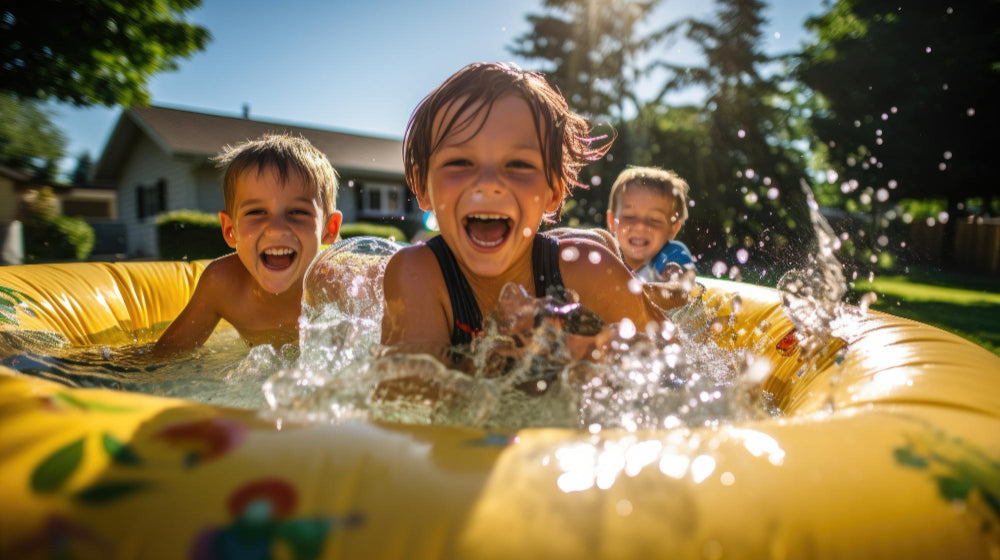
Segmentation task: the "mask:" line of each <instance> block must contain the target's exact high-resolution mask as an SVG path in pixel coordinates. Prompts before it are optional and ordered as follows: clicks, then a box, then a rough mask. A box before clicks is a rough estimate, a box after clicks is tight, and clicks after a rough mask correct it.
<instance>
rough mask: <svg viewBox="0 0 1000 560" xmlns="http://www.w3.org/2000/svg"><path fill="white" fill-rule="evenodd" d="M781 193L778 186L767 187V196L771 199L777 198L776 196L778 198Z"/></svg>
mask: <svg viewBox="0 0 1000 560" xmlns="http://www.w3.org/2000/svg"><path fill="white" fill-rule="evenodd" d="M779 194H781V193H780V192H779V191H778V188H777V187H771V188H769V189H767V198H768V199H770V200H775V199H776V198H778V195H779Z"/></svg>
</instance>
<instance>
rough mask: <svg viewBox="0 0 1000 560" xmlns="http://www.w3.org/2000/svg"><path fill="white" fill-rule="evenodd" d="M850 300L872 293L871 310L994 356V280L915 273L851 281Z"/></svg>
mask: <svg viewBox="0 0 1000 560" xmlns="http://www.w3.org/2000/svg"><path fill="white" fill-rule="evenodd" d="M854 291H855V295H856V296H858V297H860V296H861V294H864V293H866V292H875V293H876V294H877V295H878V298H879V299H878V301H877V302H876V303H875V304H873V305H872V306H871V307H872V309H877V310H879V311H884V312H886V313H891V314H893V315H897V316H899V317H906V318H908V319H915V320H917V321H920V322H923V323H927V324H928V325H934V326H935V327H938V328H941V329H944V330H946V331H949V332H953V333H955V334H957V335H959V336H962V337H964V338H967V339H969V340H971V341H972V342H975V343H976V344H979V345H980V346H983V347H984V348H986V349H987V350H989V351H991V352H993V353H994V354H997V355H1000V278H997V277H996V276H981V275H971V274H961V273H955V272H940V271H928V270H915V271H913V272H912V273H910V274H907V275H906V276H876V277H875V279H874V281H872V282H870V283H869V282H857V284H856V285H855V287H854Z"/></svg>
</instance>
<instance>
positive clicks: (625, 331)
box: [618, 317, 639, 340]
mask: <svg viewBox="0 0 1000 560" xmlns="http://www.w3.org/2000/svg"><path fill="white" fill-rule="evenodd" d="M637 332H639V331H638V330H637V329H636V328H635V323H633V322H632V321H631V320H629V318H628V317H626V318H624V319H622V321H621V322H620V323H618V336H620V337H621V338H624V339H625V340H632V337H634V336H635V334H636V333H637Z"/></svg>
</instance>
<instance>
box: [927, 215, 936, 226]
mask: <svg viewBox="0 0 1000 560" xmlns="http://www.w3.org/2000/svg"><path fill="white" fill-rule="evenodd" d="M925 223H926V224H927V227H934V224H936V223H937V220H935V219H934V218H932V217H931V218H927V220H926V221H925Z"/></svg>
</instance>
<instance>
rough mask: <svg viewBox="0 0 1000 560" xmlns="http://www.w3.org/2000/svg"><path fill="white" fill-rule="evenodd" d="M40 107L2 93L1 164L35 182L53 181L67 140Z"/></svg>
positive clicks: (0, 98)
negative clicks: (22, 172) (34, 179)
mask: <svg viewBox="0 0 1000 560" xmlns="http://www.w3.org/2000/svg"><path fill="white" fill-rule="evenodd" d="M50 119H51V113H50V112H49V111H48V110H46V109H45V108H43V107H42V106H41V104H40V103H38V102H35V101H30V100H18V99H17V98H16V97H14V96H13V95H11V94H9V93H2V92H0V163H3V164H4V165H7V166H8V167H12V168H15V169H21V170H23V171H25V172H26V173H28V174H30V175H32V176H33V177H35V178H36V179H39V180H43V179H51V178H54V177H49V176H48V175H51V174H52V170H53V169H54V168H55V165H56V163H57V162H58V161H59V159H60V158H62V156H63V152H64V150H65V147H66V137H65V136H64V135H63V133H62V131H61V130H59V129H58V128H56V126H55V125H54V124H52V121H51V120H50Z"/></svg>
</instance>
